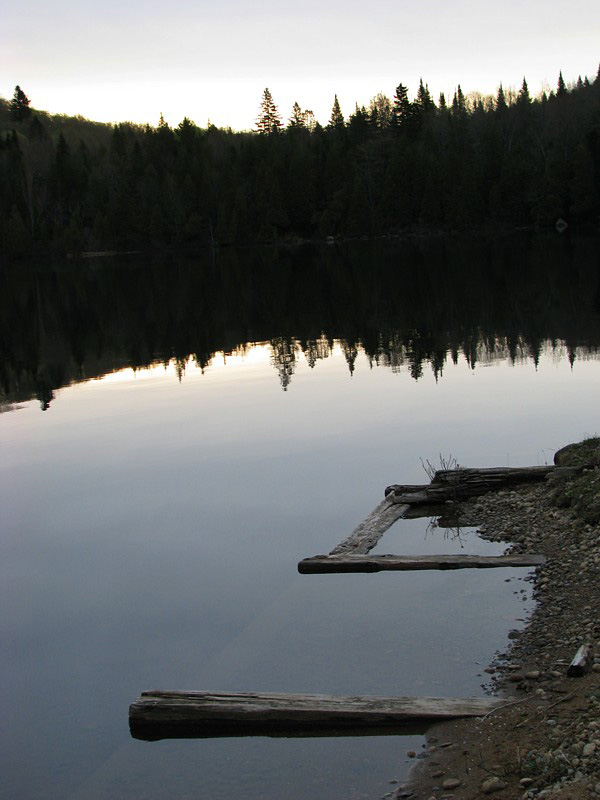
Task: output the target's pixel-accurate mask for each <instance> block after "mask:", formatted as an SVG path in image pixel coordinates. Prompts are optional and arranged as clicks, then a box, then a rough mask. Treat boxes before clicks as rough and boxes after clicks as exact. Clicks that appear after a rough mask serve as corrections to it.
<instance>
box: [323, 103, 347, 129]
mask: <svg viewBox="0 0 600 800" xmlns="http://www.w3.org/2000/svg"><path fill="white" fill-rule="evenodd" d="M327 127H328V128H334V129H336V130H339V129H341V128H344V127H345V123H344V115H343V114H342V109H341V108H340V102H339V100H338V96H337V94H336V95H335V99H334V101H333V108H332V109H331V117H330V118H329V123H328V125H327Z"/></svg>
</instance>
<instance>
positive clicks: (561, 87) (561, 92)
mask: <svg viewBox="0 0 600 800" xmlns="http://www.w3.org/2000/svg"><path fill="white" fill-rule="evenodd" d="M566 93H567V87H566V86H565V82H564V80H563V74H562V71H561V72H559V73H558V85H557V87H556V96H557V97H564V96H565V95H566Z"/></svg>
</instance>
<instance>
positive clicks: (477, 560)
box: [298, 553, 546, 574]
mask: <svg viewBox="0 0 600 800" xmlns="http://www.w3.org/2000/svg"><path fill="white" fill-rule="evenodd" d="M545 561H546V559H545V557H544V556H542V555H530V554H518V553H517V554H514V555H508V556H475V555H471V556H469V555H441V556H437V555H432V556H429V555H426V556H396V555H379V556H369V555H367V556H364V555H362V556H359V555H354V554H347V555H334V556H332V555H329V556H313V557H312V558H305V559H303V560H302V561H300V563H299V564H298V572H300V573H302V574H314V573H329V572H382V571H383V570H401V571H410V570H423V569H440V570H441V569H473V568H474V569H489V568H493V567H539V566H541V565H542V564H544V563H545Z"/></svg>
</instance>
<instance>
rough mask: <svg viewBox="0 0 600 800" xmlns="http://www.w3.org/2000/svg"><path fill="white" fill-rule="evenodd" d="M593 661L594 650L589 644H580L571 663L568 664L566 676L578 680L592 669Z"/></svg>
mask: <svg viewBox="0 0 600 800" xmlns="http://www.w3.org/2000/svg"><path fill="white" fill-rule="evenodd" d="M593 660H594V648H593V647H592V645H591V644H582V645H581V647H580V648H579V649H578V651H577V652H576V653H575V657H574V658H573V661H571V663H570V664H569V668H568V669H567V675H569V676H570V677H571V678H578V677H580V676H581V675H585V673H586V672H589V670H590V669H591V667H592V662H593Z"/></svg>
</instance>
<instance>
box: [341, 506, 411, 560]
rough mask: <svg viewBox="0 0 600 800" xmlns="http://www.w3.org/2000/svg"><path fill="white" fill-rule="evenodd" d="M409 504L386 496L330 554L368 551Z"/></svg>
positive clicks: (402, 514)
mask: <svg viewBox="0 0 600 800" xmlns="http://www.w3.org/2000/svg"><path fill="white" fill-rule="evenodd" d="M408 509H409V506H404V505H401V504H398V503H396V502H395V501H394V500H393V499H392V498H388V497H386V498H385V499H384V500H382V501H381V503H379V505H378V506H376V507H375V508H374V509H373V511H371V513H370V514H369V516H368V517H366V519H364V520H363V521H362V522H361V523H360V525H358V526H357V527H356V528H355V529H354V530H353V531H352V533H351V534H350V536H348V538H347V539H344V540H343V541H342V542H340V543H339V544H338V545H337V546H336V547H334V548H333V550H332V551H331V553H332V555H338V554H341V553H368V552H369V551H370V550H372V549H373V548H374V547H375V545H376V544H377V542H378V541H379V540H380V539H381V537H382V536H383V534H384V533H385V532H386V531H387V529H388V528H390V527H391V526H392V525H393V524H394V522H396V520H398V519H400V517H402V516H404V513H405V512H406V511H408Z"/></svg>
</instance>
